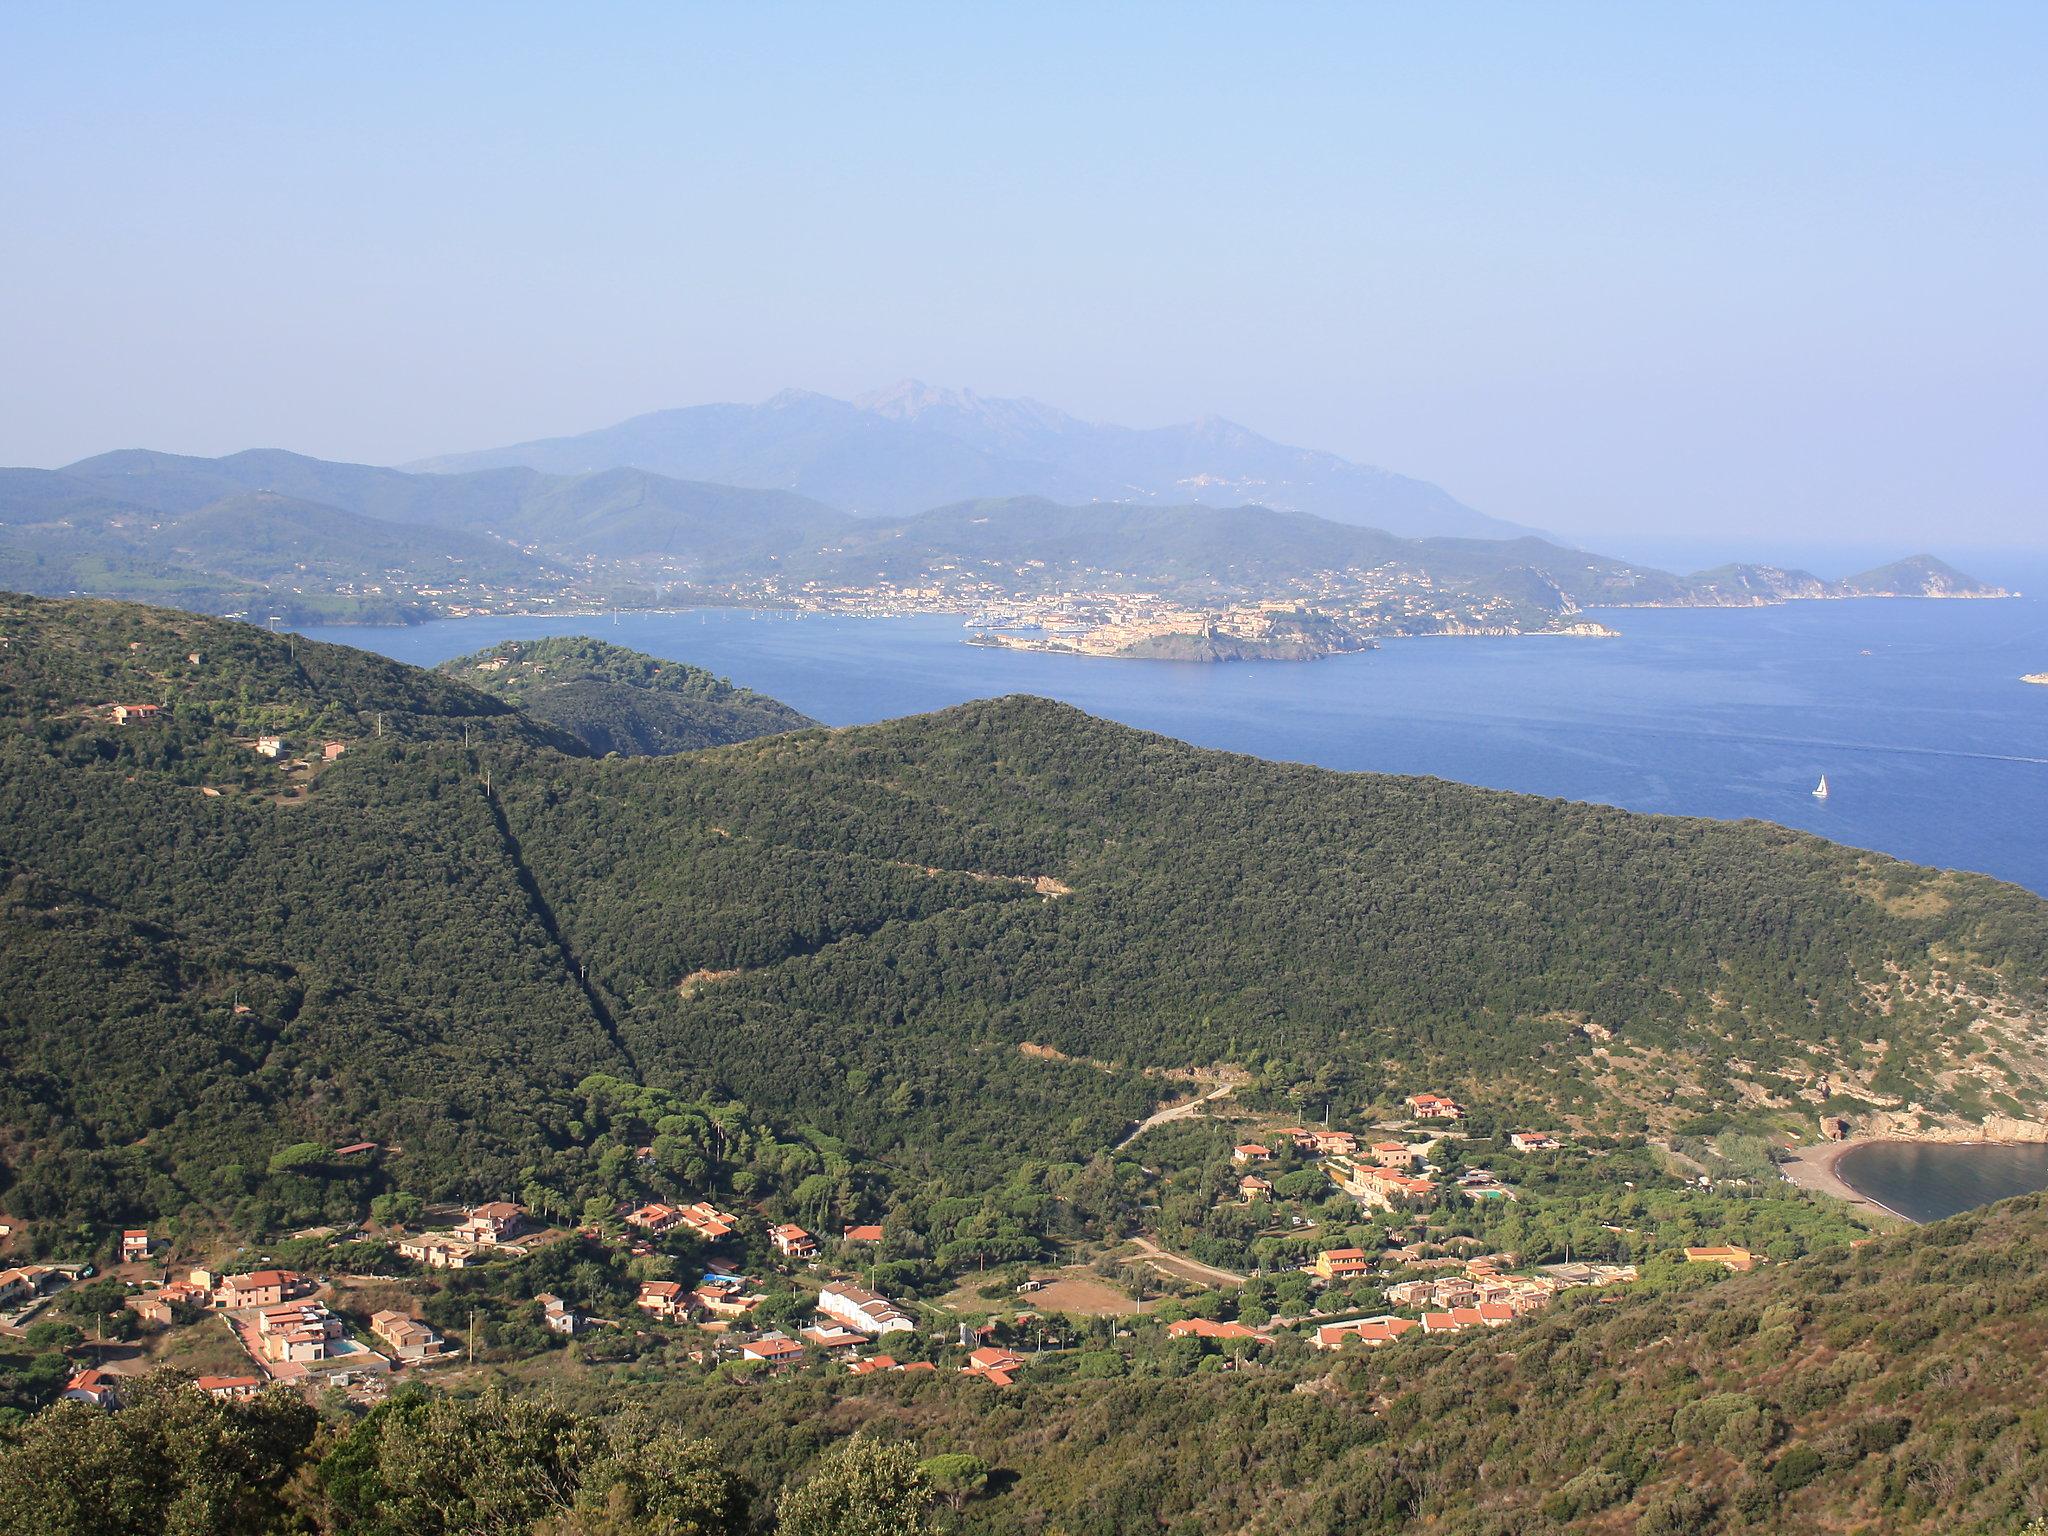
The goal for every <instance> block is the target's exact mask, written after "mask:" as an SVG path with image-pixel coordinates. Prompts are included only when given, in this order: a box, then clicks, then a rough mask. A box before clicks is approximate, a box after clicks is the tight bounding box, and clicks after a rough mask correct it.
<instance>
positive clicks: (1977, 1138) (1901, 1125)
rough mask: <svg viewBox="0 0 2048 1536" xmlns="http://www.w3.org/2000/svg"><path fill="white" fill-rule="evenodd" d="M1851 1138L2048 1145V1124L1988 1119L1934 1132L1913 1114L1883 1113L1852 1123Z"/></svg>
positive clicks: (2008, 1117)
mask: <svg viewBox="0 0 2048 1536" xmlns="http://www.w3.org/2000/svg"><path fill="white" fill-rule="evenodd" d="M1850 1134H1852V1135H1854V1136H1858V1137H1872V1138H1876V1139H1879V1140H1886V1139H1889V1140H1897V1141H1941V1142H1983V1141H1991V1142H1999V1143H2003V1144H2010V1145H2018V1144H2021V1143H2031V1142H2044V1141H2048V1123H2044V1122H2042V1121H2040V1120H2017V1119H2014V1118H2013V1117H2012V1116H2011V1115H1986V1116H1985V1117H1984V1119H1983V1120H1982V1121H1981V1122H1980V1123H1978V1124H1977V1125H1967V1124H1963V1125H1940V1126H1935V1127H1933V1128H1931V1129H1930V1128H1929V1127H1927V1126H1925V1125H1923V1124H1922V1123H1921V1120H1920V1117H1919V1115H1917V1114H1914V1113H1912V1112H1910V1111H1906V1110H1879V1111H1877V1112H1876V1113H1875V1114H1869V1115H1859V1116H1857V1117H1856V1118H1855V1119H1854V1120H1852V1121H1851V1122H1850Z"/></svg>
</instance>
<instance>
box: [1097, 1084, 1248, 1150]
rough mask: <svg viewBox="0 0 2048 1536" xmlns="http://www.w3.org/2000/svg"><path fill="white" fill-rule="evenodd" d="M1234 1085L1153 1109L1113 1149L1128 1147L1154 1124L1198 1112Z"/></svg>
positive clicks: (1227, 1093)
mask: <svg viewBox="0 0 2048 1536" xmlns="http://www.w3.org/2000/svg"><path fill="white" fill-rule="evenodd" d="M1236 1086H1237V1084H1235V1083H1225V1084H1224V1085H1223V1086H1222V1087H1221V1088H1211V1089H1210V1090H1209V1091H1208V1092H1207V1093H1205V1094H1202V1095H1200V1096H1199V1097H1196V1098H1192V1099H1189V1100H1187V1101H1186V1102H1185V1103H1182V1104H1174V1105H1170V1106H1169V1107H1167V1108H1165V1109H1161V1110H1155V1111H1154V1112H1153V1113H1151V1114H1149V1115H1147V1116H1146V1117H1145V1118H1144V1119H1142V1120H1140V1121H1139V1122H1138V1128H1137V1129H1136V1130H1134V1131H1132V1132H1131V1134H1130V1135H1128V1136H1126V1137H1125V1138H1124V1139H1123V1140H1122V1141H1120V1142H1118V1143H1117V1144H1116V1146H1115V1148H1114V1150H1115V1151H1118V1152H1121V1151H1123V1149H1124V1148H1125V1147H1128V1146H1129V1145H1130V1144H1131V1143H1132V1142H1134V1141H1136V1140H1137V1139H1138V1138H1139V1137H1140V1136H1142V1135H1144V1134H1145V1133H1146V1132H1147V1131H1149V1130H1151V1129H1152V1128H1153V1127H1154V1126H1157V1125H1170V1124H1172V1123H1173V1122H1174V1121H1175V1120H1185V1119H1187V1118H1188V1116H1190V1115H1194V1114H1199V1113H1200V1112H1201V1109H1202V1106H1203V1105H1204V1104H1213V1103H1214V1102H1215V1101H1216V1100H1218V1099H1227V1098H1229V1097H1230V1090H1231V1089H1233V1088H1235V1087H1236Z"/></svg>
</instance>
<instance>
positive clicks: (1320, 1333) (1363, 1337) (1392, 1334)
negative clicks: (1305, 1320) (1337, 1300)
mask: <svg viewBox="0 0 2048 1536" xmlns="http://www.w3.org/2000/svg"><path fill="white" fill-rule="evenodd" d="M1418 1326H1420V1325H1419V1324H1417V1323H1416V1322H1415V1320H1414V1319H1413V1318H1407V1317H1366V1318H1360V1319H1358V1320H1356V1321H1355V1322H1349V1323H1324V1324H1323V1325H1322V1326H1321V1327H1319V1328H1317V1329H1316V1331H1315V1337H1314V1338H1313V1339H1311V1340H1310V1341H1309V1342H1310V1344H1311V1345H1312V1346H1313V1347H1314V1348H1316V1349H1341V1348H1342V1347H1343V1346H1344V1345H1345V1344H1347V1343H1348V1342H1350V1341H1351V1340H1352V1339H1356V1340H1358V1342H1359V1343H1361V1344H1363V1345H1365V1346H1366V1348H1368V1349H1378V1348H1379V1347H1380V1346H1382V1345H1384V1344H1391V1343H1393V1342H1394V1341H1395V1340H1396V1339H1398V1338H1400V1337H1401V1335H1402V1334H1404V1333H1410V1332H1413V1331H1414V1330H1415V1329H1416V1328H1417V1327H1418Z"/></svg>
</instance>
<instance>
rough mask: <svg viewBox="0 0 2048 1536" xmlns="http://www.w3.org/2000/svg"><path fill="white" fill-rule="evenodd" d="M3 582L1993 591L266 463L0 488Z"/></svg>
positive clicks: (218, 591)
mask: <svg viewBox="0 0 2048 1536" xmlns="http://www.w3.org/2000/svg"><path fill="white" fill-rule="evenodd" d="M868 414H870V415H873V414H875V413H874V412H873V411H870V412H869V413H868ZM876 419H878V420H887V419H890V418H887V417H881V416H877V417H876ZM991 430H993V429H992V428H991ZM0 586H5V587H9V588H13V589H16V590H21V591H29V592H37V593H44V594H50V595H62V594H69V593H90V594H96V595H103V596H125V597H134V598H142V599H145V600H149V601H157V602H167V603H174V604H177V605H179V606H184V607H189V608H195V609H201V610H208V611H213V612H225V613H249V614H252V615H256V616H268V615H271V614H275V615H277V616H278V617H280V618H282V619H284V620H285V621H287V622H294V623H301V622H314V621H318V620H320V619H323V618H329V619H353V620H362V621H394V620H397V621H403V620H408V619H415V618H421V617H426V616H430V615H431V614H434V613H446V612H476V611H507V610H510V609H517V608H524V607H530V606H534V605H536V604H537V605H541V606H546V605H549V604H577V605H584V606H596V605H606V606H633V605H644V604H645V603H648V602H654V601H662V600H672V599H674V598H676V597H678V596H685V597H687V596H690V595H694V596H696V597H699V598H702V597H709V598H711V599H713V600H725V601H757V600H768V601H791V600H795V601H812V600H817V599H819V598H820V595H821V594H822V595H823V597H824V599H826V600H831V601H841V602H843V601H845V600H846V599H847V597H848V595H849V594H860V593H869V594H872V595H873V596H874V597H875V598H876V599H877V600H878V601H880V602H882V603H884V604H885V605H888V606H904V605H915V604H918V603H923V604H926V605H929V604H932V603H938V604H941V605H944V604H948V603H950V604H955V605H957V604H963V603H964V604H968V605H976V604H980V603H983V602H986V601H1004V600H1009V599H1024V600H1033V599H1040V598H1044V597H1047V596H1057V595H1060V594H1067V593H1076V592H1093V593H1111V594H1114V593H1150V594H1154V595H1155V596H1157V597H1160V598H1164V599H1168V600H1171V601H1174V602H1179V603H1188V604H1216V603H1233V602H1259V601H1264V600H1268V599H1273V598H1284V599H1286V600H1288V601H1290V602H1297V603H1302V604H1305V605H1309V606H1314V607H1321V608H1326V609H1341V610H1343V611H1345V612H1348V613H1350V614H1351V615H1352V616H1353V617H1354V618H1356V619H1358V620H1359V621H1360V622H1361V623H1363V624H1364V626H1365V627H1366V628H1367V629H1368V630H1371V631H1373V632H1381V633H1401V632H1430V631H1441V630H1454V631H1455V630H1459V629H1469V628H1473V627H1479V628H1487V629H1526V628H1535V627H1541V626H1543V625H1545V624H1547V623H1550V622H1552V621H1554V620H1556V619H1558V618H1561V617H1563V616H1565V615H1568V614H1570V613H1572V612H1574V611H1576V610H1578V609H1582V608H1586V607H1592V606H1599V605H1614V606H1620V605H1631V604H1645V603H1656V604H1711V605H1742V604H1749V603H1761V602H1776V601H1781V600H1785V599H1788V598H1820V597H1847V596H1865V595H1870V596H1876V595H1885V596H1976V595H1983V596H1990V595H1995V594H1996V592H1997V589H1995V588H1990V587H1986V586H1984V585H1982V584H1981V583H1978V582H1975V581H1973V580H1972V579H1971V578H1970V577H1968V576H1965V575H1963V574H1962V573H1961V572H1959V571H1956V570H1954V569H1953V568H1952V567H1949V566H1946V565H1943V564H1942V563H1941V562H1939V561H1937V560H1934V559H1933V558H1932V557H1930V556H1917V557H1915V558H1914V559H1912V560H1909V561H1902V562H1899V563H1897V564H1895V565H1890V566H1884V567H1880V568H1878V569H1876V570H1873V571H1867V572H1864V573H1862V574H1860V575H1857V576H1853V577H1850V578H1848V579H1846V580H1844V581H1838V582H1829V581H1824V580H1822V579H1821V578H1820V577H1818V576H1815V575H1813V574H1811V573H1809V572H1804V571H1788V570H1781V569H1778V568H1776V567H1771V566H1762V565H1739V566H1724V567H1720V568H1718V569H1716V570H1712V571H1706V572H1702V573H1700V574H1699V575H1696V576H1690V577H1686V576H1676V575H1673V574H1671V573H1669V572H1665V571H1659V570H1656V569H1654V568H1652V567H1648V566H1640V565H1635V564H1632V563H1629V562H1626V561H1620V560H1612V559H1607V558H1605V557H1602V556H1599V555H1594V554H1589V553H1587V552H1585V551H1583V550H1574V549H1569V548H1566V547H1564V546H1562V545H1559V544H1555V543H1552V542H1549V541H1547V540H1544V539H1541V538H1536V537H1533V536H1525V537H1521V538H1515V539H1474V538H1444V537H1438V538H1426V539H1417V538H1408V537H1403V536H1400V535H1397V534H1393V533H1389V532H1387V531H1384V530H1382V529H1377V528H1367V527H1361V526H1357V525H1354V524H1347V523H1339V522H1334V521H1331V520H1329V519H1327V518H1323V517H1319V516H1315V515H1312V514H1310V513H1306V512H1301V511H1287V510H1276V509H1273V508H1269V507H1263V506H1213V505H1207V504H1204V503H1200V502H1196V503H1187V504H1180V505H1172V506H1156V505H1144V504H1133V503H1109V502H1097V503H1093V504H1090V505H1082V506H1075V505H1066V504H1061V503H1059V502H1055V501H1051V500H1047V499H1045V498H1043V497H1036V496H1007V497H1000V498H987V499H980V500H973V501H965V502H956V503H953V504H950V505H947V506H943V507H938V508H934V509H931V510H925V511H920V512H918V513H916V514H914V515H912V516H908V517H902V518H893V519H886V520H885V519H875V518H865V519H864V518H856V517H852V516H850V515H848V514H847V513H845V512H843V511H839V510H837V509H835V508H833V507H830V506H827V505H825V504H824V503H822V502H819V501H815V500H812V499H810V498H808V497H805V496H802V495H800V494H797V493H795V492H792V491H785V490H763V489H758V488H751V487H741V486H732V485H723V484H716V483H710V482H705V481H692V480H679V479H675V478H672V477H670V476H667V475H663V474H658V473H655V472H653V471H650V470H645V469H631V468H626V469H618V468H615V469H602V470H593V471H589V472H587V473H583V474H553V473H548V472H544V471H541V470H537V469H532V468H525V467H508V468H496V469H478V470H469V471H462V472H448V473H408V472H406V471H403V470H396V469H386V468H379V467H376V466H372V465H362V464H337V463H330V462H327V461H324V460H320V459H311V458H306V457H303V456H301V455H298V454H292V453H285V452H281V451H276V450H261V451H251V452H246V453H238V454H231V455H229V456H227V457H225V458H219V459H202V458H190V457H184V456H180V455H176V454H166V453H154V452H146V451H142V450H130V451H124V452H117V453H109V454H103V455H100V456H98V457H96V458H91V459H86V460H82V461H80V462H79V463H77V464H73V465H71V466H69V467H68V468H66V469H64V470H61V471H51V470H37V469H13V470H0ZM259 609H260V613H259Z"/></svg>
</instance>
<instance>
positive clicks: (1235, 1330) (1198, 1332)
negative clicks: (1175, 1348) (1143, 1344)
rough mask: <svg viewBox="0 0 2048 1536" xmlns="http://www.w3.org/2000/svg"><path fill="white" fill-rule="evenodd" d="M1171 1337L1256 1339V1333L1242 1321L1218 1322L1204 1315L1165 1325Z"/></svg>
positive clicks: (1167, 1333) (1168, 1335)
mask: <svg viewBox="0 0 2048 1536" xmlns="http://www.w3.org/2000/svg"><path fill="white" fill-rule="evenodd" d="M1166 1335H1167V1337H1168V1338H1172V1339H1256V1338H1257V1337H1258V1336H1259V1335H1258V1333H1257V1332H1256V1331H1255V1330H1253V1329H1251V1328H1247V1327H1246V1326H1245V1325H1244V1324H1243V1323H1219V1322H1215V1321H1213V1320H1211V1319H1209V1318H1206V1317H1184V1318H1182V1319H1181V1320H1180V1321H1179V1322H1177V1323H1168V1324H1167V1325H1166Z"/></svg>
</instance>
